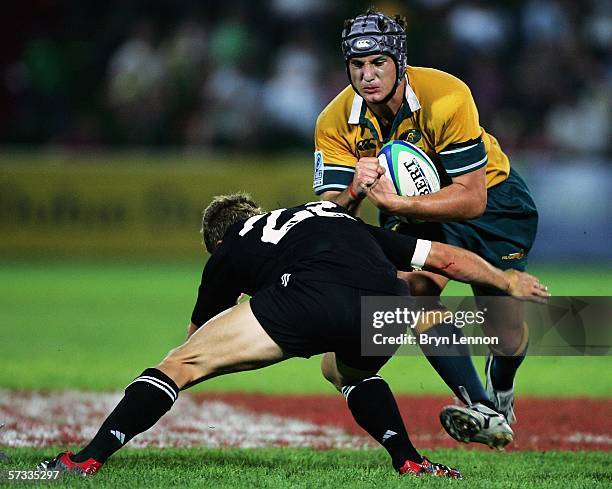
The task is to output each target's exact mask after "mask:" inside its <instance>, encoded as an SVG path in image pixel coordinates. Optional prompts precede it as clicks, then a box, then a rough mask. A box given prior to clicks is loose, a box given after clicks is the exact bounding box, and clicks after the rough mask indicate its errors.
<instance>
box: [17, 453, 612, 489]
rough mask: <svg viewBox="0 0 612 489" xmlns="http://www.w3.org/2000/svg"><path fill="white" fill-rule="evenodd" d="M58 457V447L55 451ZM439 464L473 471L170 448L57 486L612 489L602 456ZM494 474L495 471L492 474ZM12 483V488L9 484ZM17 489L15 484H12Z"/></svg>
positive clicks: (467, 458) (379, 459) (457, 457)
mask: <svg viewBox="0 0 612 489" xmlns="http://www.w3.org/2000/svg"><path fill="white" fill-rule="evenodd" d="M51 453H52V450H51ZM48 454H49V450H40V449H17V450H14V455H13V457H14V462H15V466H18V467H23V468H30V467H32V465H33V464H35V463H37V462H38V461H40V459H41V458H44V457H45V456H46V455H48ZM430 455H431V458H432V459H433V460H438V459H439V460H445V461H447V462H448V463H449V464H454V465H455V466H458V467H462V468H464V470H466V469H468V468H469V480H464V481H451V480H438V479H434V478H431V477H426V478H420V479H417V478H410V479H406V478H402V477H400V476H398V475H397V474H395V473H394V472H392V471H390V470H389V469H388V465H387V463H388V462H387V455H386V453H384V451H383V450H361V451H356V450H329V451H320V450H318V451H317V450H310V449H289V448H273V449H258V450H251V449H242V450H236V449H224V450H209V449H189V450H187V449H178V450H177V449H166V450H163V451H159V450H148V449H143V450H124V451H122V452H120V453H119V454H117V455H116V456H115V457H114V458H113V464H112V466H111V465H110V464H109V466H108V467H104V472H100V474H99V475H98V476H96V478H94V479H93V480H88V479H77V478H75V477H66V478H65V479H64V480H61V481H59V482H53V483H49V484H48V485H49V486H50V487H97V488H115V487H133V486H139V487H147V488H153V487H169V486H174V487H181V488H190V487H207V488H208V487H211V488H213V487H214V488H228V489H236V488H251V487H253V488H260V487H261V488H274V489H276V488H287V487H291V488H309V489H310V488H313V487H317V488H344V487H346V488H349V487H350V488H351V489H357V488H363V489H366V488H383V487H384V488H389V489H391V488H404V487H470V488H471V489H476V488H483V489H493V488H521V489H530V488H534V489H548V488H550V489H552V488H558V487H563V488H565V489H584V488H587V487H588V488H596V487H602V488H603V487H610V484H612V476H611V474H610V467H609V464H610V457H609V455H607V454H605V453H596V452H577V453H575V452H548V453H534V452H515V453H512V454H505V455H504V456H503V458H500V456H499V454H497V453H493V452H474V451H467V450H437V451H434V452H431V454H430ZM492 473H494V474H495V476H494V477H492ZM7 486H8V485H7ZM13 487H14V484H13Z"/></svg>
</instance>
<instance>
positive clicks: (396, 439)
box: [321, 352, 461, 478]
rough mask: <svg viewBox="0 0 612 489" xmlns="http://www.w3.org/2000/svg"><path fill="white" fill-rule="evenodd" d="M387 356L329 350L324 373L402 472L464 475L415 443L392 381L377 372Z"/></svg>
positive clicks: (324, 358) (358, 420) (322, 365)
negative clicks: (425, 453) (430, 456)
mask: <svg viewBox="0 0 612 489" xmlns="http://www.w3.org/2000/svg"><path fill="white" fill-rule="evenodd" d="M387 360H388V358H387V357H360V356H359V355H357V354H351V353H347V352H342V353H325V354H324V355H323V359H322V361H321V371H322V373H323V376H324V377H325V378H326V379H327V380H329V381H330V382H331V383H332V384H333V385H334V386H335V387H336V389H338V390H339V391H340V392H341V393H342V394H343V395H344V397H345V399H346V402H347V406H348V408H349V410H350V411H351V414H352V415H353V418H354V419H355V421H356V422H357V424H358V425H359V426H361V427H362V428H363V429H364V430H365V431H366V432H367V433H368V434H369V435H370V436H371V437H372V438H374V439H375V440H376V441H377V442H379V443H380V444H381V445H382V446H383V447H384V448H385V450H387V452H388V453H389V455H390V456H391V461H392V464H393V467H394V468H395V470H397V471H399V472H400V473H401V474H405V473H412V474H420V473H430V474H434V475H439V476H446V477H452V478H460V477H461V475H460V473H459V471H457V470H456V469H451V468H450V467H447V466H445V465H442V464H436V463H432V462H430V461H429V460H428V459H426V458H424V457H422V456H421V454H419V452H418V451H417V450H416V448H415V447H414V446H413V445H412V442H411V441H410V438H409V436H408V433H407V431H406V427H405V425H404V421H403V420H402V416H401V414H400V411H399V409H398V407H397V402H396V401H395V397H394V396H393V393H392V392H391V389H390V388H389V385H388V384H387V383H386V382H385V381H384V379H383V378H382V377H380V376H379V375H377V372H378V370H379V369H380V368H381V367H382V366H383V365H384V364H385V363H386V361H387Z"/></svg>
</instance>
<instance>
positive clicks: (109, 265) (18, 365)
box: [0, 262, 612, 397]
mask: <svg viewBox="0 0 612 489" xmlns="http://www.w3.org/2000/svg"><path fill="white" fill-rule="evenodd" d="M536 272H538V275H540V276H541V278H542V280H543V281H544V283H547V284H549V285H550V288H551V291H552V292H553V293H555V294H557V295H612V290H611V289H612V284H611V283H610V281H609V275H608V276H607V275H606V274H605V273H604V274H602V273H601V270H600V269H599V270H598V269H594V268H582V269H581V268H577V267H572V268H568V269H566V270H560V269H556V268H545V267H541V268H540V269H537V268H536V269H535V270H534V273H536ZM200 274H201V265H200V264H198V263H175V264H160V263H148V264H147V263H137V262H136V263H129V262H123V263H117V262H72V263H67V262H38V263H25V262H8V263H3V264H2V265H1V266H0V297H2V302H3V304H2V323H1V326H0V331H1V333H2V342H0V358H2V362H3V364H4V365H3V368H2V369H0V386H3V387H10V388H15V389H36V388H49V389H61V388H81V389H94V390H104V389H119V388H122V387H123V386H124V385H125V383H126V382H127V381H128V380H130V379H132V378H133V377H134V376H135V375H137V374H138V373H139V372H140V371H141V370H142V368H144V367H146V366H149V365H154V364H156V363H157V362H159V360H161V358H162V357H163V356H164V355H165V354H166V352H167V351H168V350H169V349H170V348H172V347H174V346H176V345H178V344H180V343H181V342H182V341H183V339H184V336H185V331H186V325H187V323H188V321H189V317H190V315H191V309H192V307H193V303H194V301H195V291H196V288H197V285H198V284H199V279H200ZM451 285H452V286H453V287H452V289H451V290H450V291H449V293H451V294H459V295H460V294H470V291H469V288H468V287H467V286H464V285H462V284H451ZM482 361H483V359H482V358H476V362H477V364H479V365H481V364H482ZM318 365H319V358H318V357H314V358H311V359H310V360H303V359H292V360H290V361H287V362H284V363H282V364H280V365H276V366H273V367H270V368H267V369H265V370H263V371H258V372H245V373H241V374H240V375H231V376H225V377H221V378H218V379H213V380H212V381H210V382H207V383H206V384H205V385H203V386H202V387H198V388H199V389H205V390H246V391H249V392H256V391H259V392H268V393H272V392H275V393H320V392H329V393H331V392H332V390H331V388H330V387H329V385H327V383H325V382H323V381H322V380H321V376H320V373H319V366H318ZM611 368H612V357H530V358H528V360H527V361H526V362H525V364H524V366H523V367H522V368H521V370H520V372H519V382H518V386H519V387H518V389H519V393H520V394H529V395H537V396H576V395H587V396H596V397H607V396H611V395H612V388H611V387H610V379H609V378H608V377H607V376H602V375H601V372H604V371H610V369H611ZM559 372H563V375H559ZM383 373H384V375H385V377H386V378H387V379H388V381H389V382H390V383H391V385H392V386H393V388H394V389H395V390H396V391H397V392H404V393H414V394H436V393H446V392H448V391H447V388H446V387H445V386H444V384H443V383H442V381H441V380H440V379H439V377H438V376H437V375H436V374H435V373H434V372H433V370H432V369H431V368H430V367H429V365H428V364H427V362H426V361H425V360H424V359H423V358H420V357H416V358H414V357H396V358H394V359H393V361H391V362H389V364H388V365H387V366H385V368H384V371H383ZM296 378H297V379H299V382H295V381H292V382H287V379H296ZM415 379H418V381H417V380H415ZM585 379H588V382H585V381H584V380H585Z"/></svg>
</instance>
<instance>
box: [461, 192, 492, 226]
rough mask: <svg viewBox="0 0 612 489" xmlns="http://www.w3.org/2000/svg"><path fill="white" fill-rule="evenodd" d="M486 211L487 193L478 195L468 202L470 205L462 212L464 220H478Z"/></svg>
mask: <svg viewBox="0 0 612 489" xmlns="http://www.w3.org/2000/svg"><path fill="white" fill-rule="evenodd" d="M486 210H487V193H486V192H484V194H483V195H478V196H477V197H475V198H473V199H472V200H471V201H470V205H469V206H468V208H467V209H466V211H465V212H464V216H463V218H464V219H466V220H467V219H478V218H479V217H481V216H482V215H483V214H484V213H485V211H486Z"/></svg>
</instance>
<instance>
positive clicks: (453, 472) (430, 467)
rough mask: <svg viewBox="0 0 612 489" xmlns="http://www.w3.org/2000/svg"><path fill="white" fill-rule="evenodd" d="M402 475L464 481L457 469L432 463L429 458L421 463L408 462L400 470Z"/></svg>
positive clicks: (424, 458)
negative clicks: (430, 476)
mask: <svg viewBox="0 0 612 489" xmlns="http://www.w3.org/2000/svg"><path fill="white" fill-rule="evenodd" d="M399 473H400V474H402V475H403V474H412V475H434V476H437V477H450V478H451V479H462V477H461V473H460V472H459V471H458V470H457V469H453V468H451V467H448V466H446V465H443V464H437V463H435V462H432V461H430V460H429V459H428V458H427V457H423V460H422V462H421V463H418V462H413V461H412V460H406V462H404V465H402V467H401V468H400V469H399Z"/></svg>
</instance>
